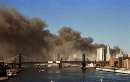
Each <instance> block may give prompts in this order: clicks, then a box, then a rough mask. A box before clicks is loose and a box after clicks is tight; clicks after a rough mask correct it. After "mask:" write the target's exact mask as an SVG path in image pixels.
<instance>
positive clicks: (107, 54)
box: [106, 46, 111, 61]
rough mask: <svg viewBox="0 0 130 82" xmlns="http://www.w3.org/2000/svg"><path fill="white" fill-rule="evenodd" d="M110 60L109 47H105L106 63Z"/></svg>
mask: <svg viewBox="0 0 130 82" xmlns="http://www.w3.org/2000/svg"><path fill="white" fill-rule="evenodd" d="M110 58H111V54H110V47H109V46H107V52H106V61H109V60H110Z"/></svg>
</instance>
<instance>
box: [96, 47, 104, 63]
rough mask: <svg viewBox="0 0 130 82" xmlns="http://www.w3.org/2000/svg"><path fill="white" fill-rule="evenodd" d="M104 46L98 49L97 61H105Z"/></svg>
mask: <svg viewBox="0 0 130 82" xmlns="http://www.w3.org/2000/svg"><path fill="white" fill-rule="evenodd" d="M104 57H105V56H104V48H98V49H97V59H96V61H105V58H104Z"/></svg>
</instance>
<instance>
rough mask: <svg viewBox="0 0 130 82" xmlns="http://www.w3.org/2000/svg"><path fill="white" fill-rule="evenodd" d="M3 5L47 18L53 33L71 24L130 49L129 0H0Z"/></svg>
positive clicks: (92, 35) (96, 36) (83, 31)
mask: <svg viewBox="0 0 130 82" xmlns="http://www.w3.org/2000/svg"><path fill="white" fill-rule="evenodd" d="M0 5H1V6H12V7H16V9H17V10H18V11H20V12H21V13H22V14H23V15H25V16H27V17H39V18H41V19H43V20H46V21H47V23H48V25H49V26H48V28H49V30H50V31H51V32H52V33H57V32H58V30H59V29H60V28H61V27H62V26H70V27H72V28H73V29H74V30H77V31H79V32H81V35H82V36H90V37H92V38H94V40H95V42H97V43H105V44H109V45H111V46H116V45H118V46H119V47H121V48H122V49H124V50H126V51H128V52H130V0H0Z"/></svg>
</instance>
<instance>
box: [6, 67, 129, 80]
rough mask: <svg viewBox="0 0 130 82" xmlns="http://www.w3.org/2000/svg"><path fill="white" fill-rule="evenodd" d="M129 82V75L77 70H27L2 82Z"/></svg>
mask: <svg viewBox="0 0 130 82" xmlns="http://www.w3.org/2000/svg"><path fill="white" fill-rule="evenodd" d="M101 80H102V82H129V81H130V75H128V74H120V73H112V72H104V71H96V70H87V71H86V72H85V73H84V72H82V71H80V70H79V69H68V70H59V69H57V68H56V69H49V70H48V71H41V72H39V70H37V69H36V68H27V69H25V70H24V71H22V72H20V73H19V74H18V75H17V76H16V77H13V78H10V79H9V80H6V81H3V82H101Z"/></svg>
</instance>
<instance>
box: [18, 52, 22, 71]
mask: <svg viewBox="0 0 130 82" xmlns="http://www.w3.org/2000/svg"><path fill="white" fill-rule="evenodd" d="M18 59H19V60H18V67H19V68H22V55H21V53H19V55H18Z"/></svg>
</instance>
